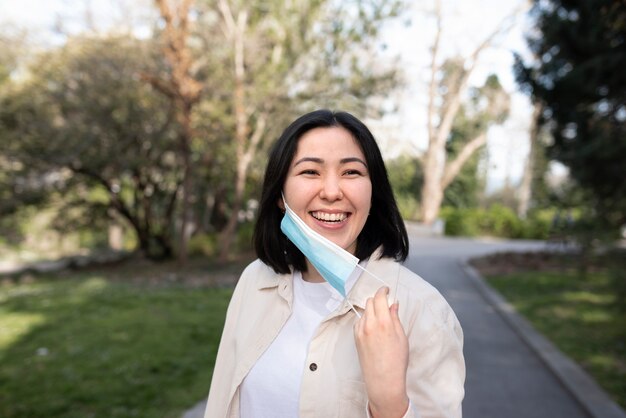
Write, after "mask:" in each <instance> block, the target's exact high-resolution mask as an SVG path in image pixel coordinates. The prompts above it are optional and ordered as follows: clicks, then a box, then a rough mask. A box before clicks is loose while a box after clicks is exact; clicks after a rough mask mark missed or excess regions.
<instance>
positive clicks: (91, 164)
mask: <svg viewBox="0 0 626 418" xmlns="http://www.w3.org/2000/svg"><path fill="white" fill-rule="evenodd" d="M149 6H150V13H148V14H147V16H148V18H147V20H146V21H144V22H143V23H142V26H141V30H137V31H136V30H135V29H137V26H136V25H133V24H132V23H131V22H127V23H125V24H124V25H119V27H118V30H116V29H110V30H101V29H97V28H96V27H95V26H97V25H96V24H95V22H96V21H95V20H94V19H93V15H92V14H90V13H85V16H86V17H85V22H83V24H82V26H81V27H82V28H83V29H82V30H79V31H75V32H72V33H69V32H63V31H64V25H62V24H59V28H58V29H59V30H60V31H61V34H62V40H61V41H56V42H54V43H51V44H49V45H47V46H45V47H41V46H37V45H32V44H30V43H29V41H28V36H27V33H26V32H24V31H21V30H17V29H15V28H12V27H9V26H4V27H3V28H2V30H0V230H1V234H0V236H2V238H1V241H0V245H4V246H5V247H6V246H19V244H20V242H23V240H24V239H25V238H27V236H28V235H29V233H28V232H27V230H26V228H25V225H27V224H32V223H34V222H35V218H36V217H37V216H40V215H41V214H42V213H45V214H46V216H47V218H46V219H48V224H49V226H51V227H53V228H55V229H56V230H58V231H61V232H63V233H65V234H68V233H78V234H80V236H81V237H82V238H81V240H82V241H83V243H84V244H85V245H86V246H87V247H89V248H92V249H93V248H99V247H102V248H106V247H113V248H115V249H127V250H132V249H138V250H140V252H141V253H142V254H144V255H145V256H147V257H149V258H152V259H168V258H172V257H174V256H175V255H178V256H179V258H180V260H181V261H182V262H184V260H185V259H186V254H187V251H189V252H190V253H191V255H194V254H198V253H200V254H203V255H206V256H210V257H220V258H221V259H226V258H228V257H229V256H230V255H232V254H234V253H236V252H238V251H242V250H243V251H245V250H248V249H249V239H250V234H251V225H252V221H253V219H254V216H255V209H256V199H257V198H258V193H259V184H260V181H261V176H262V173H263V169H264V166H265V153H266V150H267V148H268V146H269V144H270V143H271V142H272V140H273V139H274V138H276V137H277V136H278V135H279V134H280V131H281V130H282V129H283V128H284V126H285V125H286V124H287V123H288V122H289V121H290V120H292V119H293V118H294V117H295V116H297V115H299V114H302V113H303V112H306V111H309V110H312V109H315V108H320V107H329V108H334V109H346V110H348V111H351V112H354V113H356V114H357V115H358V116H360V117H361V118H364V119H366V121H370V122H373V123H372V124H370V126H374V127H375V125H376V123H375V122H376V121H379V120H382V119H383V117H384V116H385V115H388V114H393V113H394V112H396V111H397V106H398V104H397V103H395V102H394V98H395V97H396V96H395V95H396V94H397V93H398V92H400V91H403V90H404V89H407V86H409V85H410V84H411V83H414V80H412V79H411V78H412V77H414V76H413V75H412V73H411V72H410V71H407V69H406V68H402V67H400V64H399V61H398V60H397V57H396V56H394V55H393V53H389V52H388V51H387V50H386V47H387V42H388V41H389V39H388V38H386V37H385V29H386V28H389V27H390V26H393V25H396V26H398V25H401V22H402V19H405V18H406V15H407V13H408V10H409V9H410V7H411V6H410V4H409V3H408V2H403V1H400V0H380V1H375V2H361V1H357V2H331V1H323V0H316V1H300V0H297V1H291V2H284V1H280V0H272V1H263V2H260V1H239V0H214V1H213V0H196V1H193V2H192V1H182V0H181V1H174V0H159V1H155V2H153V3H150V4H149ZM442 6H446V7H447V6H448V5H447V3H445V2H440V1H434V2H433V4H432V5H429V6H428V8H427V10H426V13H425V15H428V16H429V19H430V22H431V23H432V24H433V26H432V27H431V28H430V29H431V30H430V32H428V33H429V34H430V35H432V36H431V37H430V38H428V37H426V36H425V37H424V39H420V42H422V43H424V44H428V45H430V50H429V51H430V52H429V54H430V58H429V62H428V69H427V70H428V76H427V77H425V78H426V79H425V80H424V84H423V85H422V89H421V90H420V97H422V98H423V99H424V102H425V105H424V106H423V108H420V107H419V106H417V105H415V111H414V112H415V113H418V112H423V113H424V115H423V116H424V118H423V119H424V121H425V122H424V129H423V132H419V133H417V134H415V135H413V137H412V140H418V139H419V138H420V137H422V138H427V141H426V142H427V144H426V147H425V148H424V149H423V150H421V152H418V153H415V152H413V153H410V152H401V153H400V155H398V156H396V157H395V158H390V159H389V160H388V162H387V163H388V170H389V175H390V178H391V181H392V183H393V187H394V189H395V191H396V195H397V198H398V201H399V206H400V208H401V211H402V214H403V216H405V218H407V219H410V220H415V221H421V222H424V223H426V224H429V223H432V222H434V221H435V220H436V219H437V218H442V219H444V220H445V221H446V232H447V233H450V234H464V235H479V234H481V235H483V234H487V235H498V236H507V237H526V238H546V237H548V236H549V233H550V229H551V225H552V224H554V223H555V222H556V221H557V220H562V219H565V218H566V217H567V216H569V217H570V218H572V219H574V218H575V219H579V218H580V219H583V218H584V219H596V220H599V222H601V223H602V225H603V228H604V230H605V231H610V234H609V235H612V236H613V237H615V236H616V235H617V234H618V232H619V228H620V227H621V226H622V225H624V223H625V222H626V220H625V219H624V206H625V198H624V196H626V193H624V192H625V191H626V190H624V184H626V183H625V182H624V181H622V178H623V166H624V164H623V162H624V161H625V158H626V151H625V150H626V146H625V143H624V140H623V138H624V133H625V132H624V120H625V119H626V108H625V107H624V103H625V100H624V99H625V98H624V96H625V93H624V85H625V81H626V80H624V75H623V74H624V71H621V68H623V64H624V56H625V53H624V48H625V47H624V31H625V28H624V25H625V24H624V21H626V18H624V8H625V7H624V5H623V2H609V1H601V0H587V1H583V0H578V1H556V0H553V1H546V2H537V3H535V6H534V7H533V8H532V10H531V11H530V13H529V14H528V17H529V19H530V23H531V25H532V28H531V30H530V33H529V48H530V50H531V51H530V52H531V53H530V54H529V55H527V56H525V57H524V58H522V56H521V55H520V56H518V59H517V64H516V67H515V71H516V75H517V79H518V81H519V83H520V86H522V89H523V90H524V91H525V92H527V93H528V94H530V96H531V98H532V101H533V102H534V103H533V106H534V109H535V110H534V112H533V115H532V120H533V123H532V124H531V126H530V127H528V133H527V138H528V139H527V140H528V141H529V143H530V144H531V146H530V148H531V149H530V153H529V157H528V159H527V162H526V168H525V172H524V175H523V176H522V178H521V180H520V181H519V182H517V181H516V180H511V181H509V180H508V177H507V181H505V184H504V185H503V186H501V187H499V188H497V189H495V190H488V188H487V184H488V178H489V175H490V170H491V169H492V166H493V165H494V164H495V163H499V164H502V163H503V162H502V161H495V160H494V159H495V158H501V157H495V156H494V155H491V154H490V150H489V149H488V147H485V144H486V142H487V137H488V136H489V133H490V132H491V128H493V127H494V126H501V125H503V124H504V123H505V122H507V121H508V118H509V115H510V113H511V108H512V104H511V103H512V99H511V98H512V95H513V93H514V92H513V91H511V88H509V87H506V83H503V80H502V79H501V78H500V77H499V76H498V75H496V74H495V72H492V71H487V72H485V74H484V75H482V76H481V77H477V76H476V68H477V67H479V64H480V60H481V59H483V57H484V56H485V54H486V53H487V51H488V50H489V49H490V48H492V47H494V46H497V40H498V38H499V37H501V36H504V34H506V32H507V31H508V30H509V28H510V27H511V25H513V24H514V19H513V17H508V18H504V19H503V20H502V21H501V22H499V24H497V25H496V26H495V28H494V29H493V30H491V31H488V33H487V35H486V36H483V37H482V38H481V37H480V36H477V38H478V39H479V40H478V42H477V44H476V45H474V46H473V48H471V49H467V50H468V51H469V53H461V52H460V51H461V48H457V49H456V50H454V51H455V52H452V53H451V52H450V49H449V48H448V49H447V50H446V49H445V48H444V47H443V41H444V39H445V38H446V36H447V35H448V31H449V30H450V29H451V27H450V23H449V22H448V21H447V20H446V16H448V15H446V14H445V13H444V12H443V11H442ZM422 12H423V11H422ZM516 13H519V12H512V15H511V16H516ZM448 17H449V16H448ZM426 32H427V31H426ZM426 32H424V33H426ZM452 42H453V43H455V41H454V39H453V40H452ZM416 117H417V115H416ZM368 124H369V122H368ZM374 130H375V133H376V135H377V136H378V137H379V139H383V140H387V139H390V140H397V139H398V138H397V135H396V134H395V133H394V132H392V131H386V130H382V131H376V129H374ZM510 153H511V155H512V158H520V157H521V156H519V155H517V154H516V151H515V150H512V151H510ZM555 161H556V162H560V163H562V164H564V165H565V166H566V167H567V168H568V169H569V171H568V173H569V174H568V175H567V176H566V178H567V179H569V180H566V181H564V180H562V179H561V180H559V181H555V180H554V177H555V176H554V173H553V172H552V168H551V167H553V165H554V162H555ZM505 163H506V162H505ZM557 218H558V219H557ZM559 222H560V221H559ZM578 224H579V225H582V224H583V222H582V220H581V221H580V222H578ZM16 248H17V247H16Z"/></svg>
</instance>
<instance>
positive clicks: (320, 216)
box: [311, 212, 348, 222]
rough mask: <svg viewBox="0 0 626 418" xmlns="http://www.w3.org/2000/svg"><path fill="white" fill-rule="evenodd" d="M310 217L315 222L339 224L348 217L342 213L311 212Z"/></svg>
mask: <svg viewBox="0 0 626 418" xmlns="http://www.w3.org/2000/svg"><path fill="white" fill-rule="evenodd" d="M311 215H313V217H314V218H315V219H317V220H320V221H324V222H341V221H343V220H344V219H346V218H347V217H348V215H347V214H346V213H345V212H344V213H324V212H312V213H311Z"/></svg>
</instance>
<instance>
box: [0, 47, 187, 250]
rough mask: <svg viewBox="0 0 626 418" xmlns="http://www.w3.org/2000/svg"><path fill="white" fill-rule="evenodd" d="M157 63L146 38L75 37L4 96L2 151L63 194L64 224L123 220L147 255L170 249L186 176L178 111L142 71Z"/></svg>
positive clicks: (34, 181)
mask: <svg viewBox="0 0 626 418" xmlns="http://www.w3.org/2000/svg"><path fill="white" fill-rule="evenodd" d="M159 65H160V64H159V61H158V60H157V59H156V54H155V48H154V47H153V46H152V44H151V43H150V42H142V41H138V40H135V39H132V38H128V37H109V38H96V39H90V38H80V37H78V38H74V39H70V40H69V41H68V43H67V44H66V45H64V46H63V47H61V48H58V49H54V50H51V51H49V52H46V53H44V54H43V55H42V56H40V57H39V58H38V59H37V60H36V61H35V62H34V64H33V65H32V67H31V68H30V69H29V71H28V73H29V77H27V78H24V79H23V80H22V81H20V82H15V83H14V85H13V86H12V89H11V91H10V92H8V93H7V94H5V95H3V97H2V103H0V132H2V134H1V135H0V141H2V144H1V146H0V148H1V149H2V150H3V155H5V156H7V158H10V159H11V161H14V162H15V164H17V165H18V166H19V167H23V168H24V169H26V168H27V169H28V171H27V173H24V175H23V176H22V177H23V178H27V179H31V181H30V183H25V185H32V189H33V190H44V189H47V193H48V194H50V193H59V194H60V195H61V196H62V197H63V201H64V204H65V209H62V210H61V211H60V213H59V220H60V221H62V224H65V225H68V224H69V225H71V226H72V227H74V228H76V227H78V226H79V225H80V224H79V223H78V222H80V223H82V224H83V225H92V226H93V225H95V224H97V223H98V220H102V219H104V218H106V217H114V218H116V219H121V220H123V221H125V222H127V223H128V224H129V225H130V226H131V228H132V229H133V230H134V231H135V233H136V235H137V241H138V242H139V247H140V249H141V250H142V251H143V252H144V253H145V254H146V255H147V256H148V257H151V258H164V257H169V256H171V254H172V252H173V242H172V233H173V229H174V228H173V225H172V221H173V219H174V210H175V207H176V203H177V196H178V192H179V189H180V187H181V182H182V173H181V171H180V169H179V166H178V164H177V161H176V157H175V156H176V141H175V138H176V137H175V131H174V126H173V119H174V111H173V109H172V108H171V107H170V105H169V103H168V102H167V101H165V100H164V99H163V97H162V96H161V95H160V94H158V93H157V92H156V91H155V90H154V89H153V88H152V87H150V86H149V85H146V84H145V83H142V82H141V81H140V79H139V74H140V73H141V72H142V71H151V72H158V69H157V68H156V67H158V66H159ZM26 174H28V176H26ZM71 208H80V210H79V211H75V210H70V209H71ZM72 214H78V215H79V218H76V217H70V215H72Z"/></svg>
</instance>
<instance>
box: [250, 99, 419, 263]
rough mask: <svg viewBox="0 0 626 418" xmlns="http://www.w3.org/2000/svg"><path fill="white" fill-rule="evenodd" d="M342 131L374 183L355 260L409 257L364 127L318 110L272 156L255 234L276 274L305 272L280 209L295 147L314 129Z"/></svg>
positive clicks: (287, 131) (296, 125)
mask: <svg viewBox="0 0 626 418" xmlns="http://www.w3.org/2000/svg"><path fill="white" fill-rule="evenodd" d="M328 127H341V128H344V129H346V130H347V131H348V132H350V133H351V134H352V136H353V137H354V139H355V140H356V141H357V143H358V144H359V146H360V147H361V150H362V151H363V155H364V156H365V162H366V163H367V167H368V171H369V176H370V180H371V182H372V202H371V203H372V204H371V209H370V214H369V217H368V218H367V221H366V222H365V226H364V227H363V230H362V231H361V233H360V234H359V236H358V238H357V244H356V251H355V254H354V255H355V256H356V257H357V258H358V259H359V260H362V259H364V258H368V257H370V256H371V255H372V253H373V252H374V250H376V248H378V247H379V246H381V247H382V254H381V257H390V258H394V259H396V260H398V261H404V260H405V259H406V257H407V255H408V253H409V239H408V236H407V233H406V228H405V227H404V222H403V221H402V217H401V216H400V211H399V210H398V206H397V204H396V200H395V199H394V197H393V191H392V190H391V185H390V184H389V179H388V178H387V170H386V169H385V163H384V162H383V158H382V155H381V154H380V149H379V148H378V145H377V144H376V140H375V139H374V136H373V135H372V133H371V132H370V131H369V129H367V127H366V126H365V124H363V122H361V121H360V120H358V119H357V118H356V117H354V116H352V115H351V114H349V113H346V112H332V111H330V110H325V109H324V110H316V111H314V112H311V113H307V114H306V115H303V116H301V117H299V118H298V119H296V120H295V121H294V122H292V123H291V125H289V126H288V127H287V129H285V131H284V132H283V134H282V135H281V136H280V138H278V141H277V142H276V143H275V144H274V146H273V147H272V149H271V150H270V155H269V160H268V162H267V168H266V170H265V179H264V181H263V190H262V192H261V202H260V204H259V213H258V219H257V223H256V226H255V228H254V238H253V241H254V248H255V250H256V253H257V256H258V257H259V259H261V261H263V262H264V263H265V264H267V265H268V266H270V267H272V268H273V269H274V271H276V272H277V273H283V274H285V273H289V272H290V266H292V267H293V268H294V269H296V270H299V271H306V262H305V259H304V255H303V254H302V253H301V252H300V250H298V248H297V247H296V246H295V245H293V244H292V243H291V241H289V239H287V237H286V236H285V235H284V234H283V233H282V231H281V230H280V222H281V221H282V218H283V211H282V210H281V209H280V208H279V207H278V202H279V201H280V199H281V192H282V189H283V185H284V184H285V179H286V178H287V173H288V171H289V167H290V165H291V161H292V160H293V158H294V156H295V154H296V150H297V148H298V141H299V139H300V138H301V137H302V135H304V134H305V133H306V132H308V131H310V130H312V129H315V128H328Z"/></svg>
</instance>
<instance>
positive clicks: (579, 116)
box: [517, 0, 626, 237]
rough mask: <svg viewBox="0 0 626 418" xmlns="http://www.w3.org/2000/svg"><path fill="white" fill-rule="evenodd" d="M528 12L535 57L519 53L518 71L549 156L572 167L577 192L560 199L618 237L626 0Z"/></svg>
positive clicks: (538, 6)
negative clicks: (545, 132)
mask: <svg viewBox="0 0 626 418" xmlns="http://www.w3.org/2000/svg"><path fill="white" fill-rule="evenodd" d="M531 15H532V17H533V19H534V20H535V22H536V28H535V29H534V31H533V32H532V33H531V34H530V36H529V38H528V42H529V46H530V49H531V50H532V52H533V54H534V56H535V57H536V60H534V61H532V62H524V60H522V59H521V58H519V57H518V59H517V74H518V80H519V82H520V84H521V85H522V87H523V88H524V89H525V90H526V91H527V92H528V93H529V94H530V95H531V97H532V99H533V101H534V102H535V103H536V104H537V105H538V106H541V109H542V111H541V113H540V115H539V124H540V125H543V126H544V127H545V128H546V129H547V130H548V131H549V134H550V138H551V143H550V144H549V145H548V146H547V155H548V157H549V158H551V159H554V160H557V161H560V162H561V163H563V164H564V165H565V166H567V167H568V168H569V174H570V178H571V180H572V182H573V184H572V185H570V187H576V188H577V189H579V191H580V192H579V193H567V194H566V195H564V196H563V197H564V199H561V201H562V203H563V204H565V205H566V206H570V207H577V208H578V209H580V210H582V211H583V212H584V217H585V218H587V219H588V220H589V219H593V223H594V224H596V225H597V226H598V227H599V228H600V230H604V231H609V232H610V235H612V236H613V237H615V236H616V235H618V234H619V229H620V227H622V226H623V225H624V224H625V223H626V182H625V181H624V173H625V171H624V168H625V162H626V123H625V122H626V72H625V71H624V70H623V69H624V65H626V5H625V4H624V2H621V1H609V0H567V1H561V0H551V1H541V2H535V4H534V7H533V9H532V11H531ZM577 197H578V199H579V200H576V198H577Z"/></svg>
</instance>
